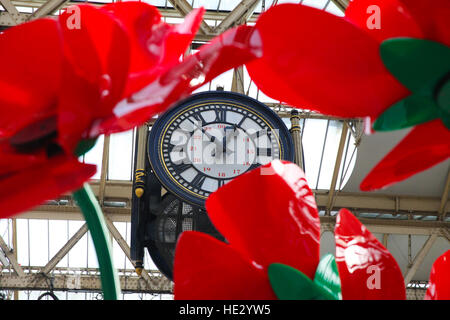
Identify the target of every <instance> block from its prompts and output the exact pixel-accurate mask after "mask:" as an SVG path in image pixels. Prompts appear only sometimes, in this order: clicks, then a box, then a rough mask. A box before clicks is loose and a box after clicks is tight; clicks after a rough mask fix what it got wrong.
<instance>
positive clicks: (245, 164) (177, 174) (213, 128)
mask: <svg viewBox="0 0 450 320" xmlns="http://www.w3.org/2000/svg"><path fill="white" fill-rule="evenodd" d="M147 151H148V158H149V162H150V164H151V166H152V168H153V172H154V174H155V175H156V177H157V178H158V179H159V181H160V182H161V184H162V185H163V186H164V187H165V188H166V189H167V190H168V191H169V192H171V193H172V194H174V195H176V196H178V197H179V198H180V199H181V200H183V201H186V202H188V203H191V204H193V205H197V206H201V207H203V206H204V203H205V200H206V199H207V197H208V196H209V195H210V194H211V193H212V192H214V191H216V190H217V189H218V188H219V187H221V186H223V185H224V184H226V183H228V182H229V181H231V180H232V179H234V178H236V177H237V176H239V175H241V174H244V173H246V172H248V171H250V170H252V169H254V168H256V167H258V166H261V165H264V164H267V163H269V162H270V161H272V160H274V159H281V160H289V161H293V160H294V148H293V142H292V137H291V135H290V133H289V130H288V129H287V127H286V125H285V124H284V122H283V121H282V120H281V119H280V118H279V117H278V115H277V114H276V113H275V112H274V111H272V110H271V109H270V108H269V107H267V106H266V105H264V104H263V103H261V102H259V101H257V100H255V99H252V98H250V97H248V96H245V95H242V94H238V93H232V92H224V91H209V92H202V93H198V94H194V95H192V96H190V97H189V98H187V99H185V100H183V101H181V102H180V103H179V104H177V105H176V106H174V107H173V108H171V109H170V110H169V111H167V112H166V113H164V114H163V115H161V116H160V117H159V118H158V119H157V120H156V121H155V123H154V125H153V126H152V129H151V131H150V134H149V137H148V148H147Z"/></svg>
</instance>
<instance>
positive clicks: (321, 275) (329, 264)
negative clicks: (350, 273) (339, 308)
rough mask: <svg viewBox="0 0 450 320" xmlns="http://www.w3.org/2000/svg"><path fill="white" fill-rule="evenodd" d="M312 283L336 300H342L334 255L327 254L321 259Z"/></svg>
mask: <svg viewBox="0 0 450 320" xmlns="http://www.w3.org/2000/svg"><path fill="white" fill-rule="evenodd" d="M314 282H315V283H316V285H318V286H319V287H321V288H323V289H324V290H326V291H327V292H328V293H329V294H330V295H332V296H333V297H334V299H336V300H342V293H341V279H340V278H339V272H338V268H337V265H336V260H335V258H334V255H332V254H330V253H329V254H327V255H325V256H323V257H322V259H321V260H320V262H319V265H318V266H317V270H316V274H315V276H314Z"/></svg>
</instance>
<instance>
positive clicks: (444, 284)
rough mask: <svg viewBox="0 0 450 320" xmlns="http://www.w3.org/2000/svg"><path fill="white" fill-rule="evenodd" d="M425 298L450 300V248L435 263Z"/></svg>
mask: <svg viewBox="0 0 450 320" xmlns="http://www.w3.org/2000/svg"><path fill="white" fill-rule="evenodd" d="M425 300H450V250H447V251H446V252H445V253H444V254H443V255H441V256H440V257H439V258H437V259H436V261H435V262H434V263H433V266H432V267H431V273H430V282H429V287H428V289H427V292H426V294H425Z"/></svg>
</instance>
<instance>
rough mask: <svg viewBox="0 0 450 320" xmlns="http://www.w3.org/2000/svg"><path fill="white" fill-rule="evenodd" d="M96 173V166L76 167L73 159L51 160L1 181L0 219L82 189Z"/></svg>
mask: <svg viewBox="0 0 450 320" xmlns="http://www.w3.org/2000/svg"><path fill="white" fill-rule="evenodd" d="M95 171H96V166H95V165H87V164H82V163H79V162H78V161H77V160H76V159H74V158H72V157H70V158H69V157H66V156H64V157H63V156H61V157H57V158H53V159H51V160H49V161H48V162H46V163H44V164H39V165H36V166H33V167H31V168H28V169H27V170H23V171H19V172H18V173H15V174H13V175H7V176H3V177H0V208H2V210H1V212H0V218H7V217H10V216H12V215H15V214H18V213H20V212H23V211H25V210H28V209H30V208H32V207H34V206H37V205H39V204H41V203H43V202H44V201H46V200H50V199H53V198H56V197H58V196H59V195H61V194H62V193H64V192H67V191H72V190H74V189H77V188H79V187H81V185H82V184H83V182H85V181H86V180H88V179H89V177H91V176H92V175H93V174H94V173H95Z"/></svg>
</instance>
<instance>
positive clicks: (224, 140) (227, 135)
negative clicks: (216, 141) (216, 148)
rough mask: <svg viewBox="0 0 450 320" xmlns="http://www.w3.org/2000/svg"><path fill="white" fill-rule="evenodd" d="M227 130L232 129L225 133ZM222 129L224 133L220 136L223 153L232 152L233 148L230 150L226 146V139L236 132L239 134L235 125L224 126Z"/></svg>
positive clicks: (233, 135)
mask: <svg viewBox="0 0 450 320" xmlns="http://www.w3.org/2000/svg"><path fill="white" fill-rule="evenodd" d="M227 130H228V131H231V130H232V131H231V132H229V133H227ZM224 131H225V135H224V137H223V138H222V144H223V152H225V153H229V152H233V150H230V149H229V148H228V146H227V143H228V140H229V139H230V137H235V136H236V133H237V134H239V132H238V131H237V125H236V124H233V125H232V126H229V127H225V129H224Z"/></svg>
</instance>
